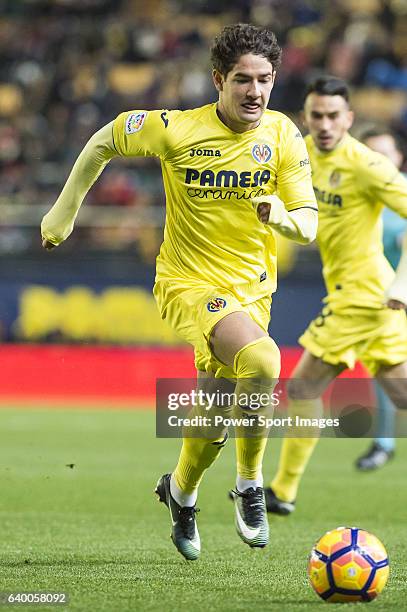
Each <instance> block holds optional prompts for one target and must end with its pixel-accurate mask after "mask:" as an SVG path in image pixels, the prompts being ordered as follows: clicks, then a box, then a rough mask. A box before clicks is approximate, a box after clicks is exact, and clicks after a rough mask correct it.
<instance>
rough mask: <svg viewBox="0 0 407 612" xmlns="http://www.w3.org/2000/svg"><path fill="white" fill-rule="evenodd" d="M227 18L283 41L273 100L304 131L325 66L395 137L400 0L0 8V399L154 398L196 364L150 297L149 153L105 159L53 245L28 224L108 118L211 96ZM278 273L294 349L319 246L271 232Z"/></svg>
mask: <svg viewBox="0 0 407 612" xmlns="http://www.w3.org/2000/svg"><path fill="white" fill-rule="evenodd" d="M237 21H244V22H253V23H256V24H269V25H271V26H272V27H273V29H274V30H275V31H276V33H277V36H278V39H279V42H280V44H281V45H282V47H283V50H284V54H283V64H282V68H281V70H280V72H279V74H278V79H277V82H276V86H275V88H274V91H273V94H272V98H271V106H272V108H275V109H277V110H281V111H283V112H285V113H287V114H289V115H290V116H291V117H292V118H293V119H294V121H296V123H297V124H298V125H299V126H301V120H300V115H299V113H300V109H301V104H302V99H303V93H304V88H305V86H306V83H307V82H308V81H309V80H310V79H311V78H312V77H314V76H316V75H317V74H318V73H320V72H329V73H332V74H335V75H337V76H340V77H343V78H344V79H346V80H348V81H349V82H350V83H351V85H352V88H353V107H354V109H355V111H356V115H357V118H358V119H357V122H356V126H355V130H356V131H357V130H358V128H360V127H361V126H365V125H366V124H372V123H373V124H376V123H380V124H383V123H385V124H386V125H390V126H391V127H392V128H393V129H394V130H395V131H396V132H397V133H398V135H399V136H400V138H401V139H402V140H403V141H404V143H405V142H406V139H407V4H406V1H405V0H332V1H330V2H326V1H325V0H235V1H234V2H227V1H222V0H189V1H187V0H149V1H148V2H143V1H140V0H48V1H47V0H0V56H1V65H0V337H1V340H2V347H1V350H0V372H1V373H0V376H1V378H2V379H3V382H2V385H1V391H0V393H1V394H2V395H3V397H4V398H6V399H10V398H12V397H14V396H20V397H22V396H24V397H25V398H29V397H31V398H35V397H37V398H43V399H46V398H48V399H51V400H52V401H55V400H57V399H58V397H60V398H61V397H62V398H66V397H72V398H74V397H80V396H81V395H82V396H84V397H88V398H89V399H91V398H94V399H96V400H97V399H100V398H103V397H104V396H105V399H109V397H110V398H114V399H117V400H120V399H121V400H123V401H133V400H134V399H142V400H143V401H145V400H147V399H149V400H153V390H154V380H155V377H156V376H157V375H161V376H171V375H185V376H188V375H192V374H193V368H192V359H191V351H190V349H189V348H187V347H184V346H182V345H180V342H179V339H177V338H176V337H175V336H174V334H173V333H172V331H171V330H170V329H169V328H167V327H166V325H165V324H164V323H162V322H161V320H160V318H159V315H158V312H157V309H156V306H155V303H154V301H153V298H152V295H151V288H152V285H153V280H154V262H155V257H156V255H157V252H158V249H159V245H160V241H161V236H162V230H163V222H164V214H165V213H164V193H163V188H162V181H161V175H160V167H159V164H158V162H157V161H156V160H151V159H139V160H136V161H135V162H134V163H133V162H131V163H130V162H129V161H126V160H118V161H114V162H113V163H111V164H110V165H109V167H108V168H107V169H106V170H105V172H104V173H103V175H102V177H101V179H100V180H99V181H98V183H97V184H96V186H95V187H94V188H93V190H92V191H91V193H90V194H89V196H88V198H87V201H86V204H85V205H84V206H83V208H82V211H81V213H80V215H79V218H78V222H77V226H76V229H75V231H74V233H73V235H72V236H71V237H70V239H69V240H68V241H67V242H66V243H65V244H63V245H62V246H61V247H60V248H59V249H57V250H56V251H55V252H53V253H46V252H44V251H42V249H41V246H40V239H39V224H40V220H41V217H42V215H43V214H44V212H45V211H47V210H48V208H49V207H50V206H51V205H52V203H53V202H54V201H55V199H56V197H57V196H58V194H59V191H60V189H61V187H62V185H63V183H64V181H65V179H66V177H67V175H68V173H69V170H70V168H71V166H72V164H73V162H74V160H75V158H76V156H77V155H78V153H79V152H80V150H81V149H82V147H83V146H84V144H85V142H86V141H87V140H88V138H89V137H90V136H91V134H92V133H93V132H95V131H96V130H97V129H98V128H99V127H101V126H102V125H104V124H105V123H107V122H109V121H111V120H112V119H114V118H115V117H116V115H117V114H118V113H120V112H121V111H123V110H129V109H148V108H161V107H165V108H181V109H184V108H189V107H194V106H198V105H201V104H205V103H207V102H210V101H214V100H215V90H214V88H213V86H212V82H211V71H210V65H209V60H208V47H209V45H210V42H211V40H212V38H213V36H214V35H215V34H216V33H217V32H218V31H219V29H220V28H221V27H222V26H223V25H225V24H227V23H233V22H237ZM279 276H280V280H279V291H278V293H277V295H276V297H275V301H274V305H273V313H272V325H271V333H272V335H273V337H274V338H275V339H276V340H277V342H278V343H279V344H280V345H281V346H283V347H294V346H295V344H296V339H297V337H298V335H299V333H300V332H301V331H302V330H303V329H304V327H305V326H306V324H307V322H308V321H309V320H310V319H311V318H312V317H313V316H315V314H316V313H317V312H318V310H319V308H320V298H321V296H322V295H323V294H324V288H323V285H322V281H321V274H320V263H319V258H318V254H317V251H316V249H315V248H306V249H297V250H295V249H294V247H293V245H291V244H288V243H286V242H281V244H280V268H279ZM287 355H288V357H289V358H295V355H296V353H295V352H294V353H293V352H291V353H290V352H288V353H287ZM293 356H294V357H293ZM285 363H286V364H288V365H287V367H289V364H290V359H288V361H287V360H285ZM45 371H46V372H47V376H46V377H44V376H43V375H41V373H43V372H45Z"/></svg>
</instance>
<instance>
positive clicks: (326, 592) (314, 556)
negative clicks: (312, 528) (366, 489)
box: [308, 527, 389, 603]
mask: <svg viewBox="0 0 407 612" xmlns="http://www.w3.org/2000/svg"><path fill="white" fill-rule="evenodd" d="M308 576H309V579H310V582H311V585H312V588H313V589H314V591H315V592H316V593H317V594H318V595H319V596H320V597H322V599H324V600H325V601H328V602H329V603H338V602H341V603H345V602H350V601H371V600H372V599H374V598H375V597H377V596H378V595H379V593H381V592H382V590H383V589H384V587H385V585H386V582H387V578H388V577H389V560H388V557H387V552H386V549H385V547H384V546H383V544H382V543H381V542H380V540H379V539H378V538H376V536H374V535H372V534H371V533H369V532H368V531H364V530H363V529H357V528H356V527H338V528H337V529H333V530H332V531H328V532H327V533H326V534H325V535H323V536H322V538H321V539H320V540H318V542H317V543H316V544H315V545H314V548H313V549H312V551H311V555H310V557H309V562H308Z"/></svg>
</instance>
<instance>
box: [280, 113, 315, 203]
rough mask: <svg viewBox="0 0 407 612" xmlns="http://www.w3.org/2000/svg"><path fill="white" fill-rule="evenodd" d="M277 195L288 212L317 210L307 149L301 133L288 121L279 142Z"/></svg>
mask: <svg viewBox="0 0 407 612" xmlns="http://www.w3.org/2000/svg"><path fill="white" fill-rule="evenodd" d="M277 194H278V196H279V197H280V199H281V200H282V201H283V202H284V204H285V207H286V209H287V210H288V211H292V210H297V209H299V208H312V209H314V210H318V204H317V201H316V199H315V194H314V189H313V187H312V180H311V164H310V160H309V155H308V151H307V147H306V145H305V142H304V139H303V137H302V135H301V132H299V130H298V128H297V127H296V126H295V125H294V123H292V122H291V121H289V120H288V126H287V129H286V132H285V137H283V138H282V141H281V153H280V164H279V167H278V170H277Z"/></svg>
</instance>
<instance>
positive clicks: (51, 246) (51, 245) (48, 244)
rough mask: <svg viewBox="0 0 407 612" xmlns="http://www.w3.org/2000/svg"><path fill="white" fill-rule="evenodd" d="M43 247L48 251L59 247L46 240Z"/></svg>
mask: <svg viewBox="0 0 407 612" xmlns="http://www.w3.org/2000/svg"><path fill="white" fill-rule="evenodd" d="M42 246H43V248H44V249H46V250H47V251H52V249H55V248H56V246H57V245H56V244H54V243H53V242H50V241H49V240H47V239H46V238H44V239H43V241H42Z"/></svg>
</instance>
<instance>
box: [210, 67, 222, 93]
mask: <svg viewBox="0 0 407 612" xmlns="http://www.w3.org/2000/svg"><path fill="white" fill-rule="evenodd" d="M212 78H213V83H214V85H215V87H216V89H217V91H223V81H224V78H223V75H222V74H221V73H220V72H219V70H216V68H214V69H213V70H212Z"/></svg>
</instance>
